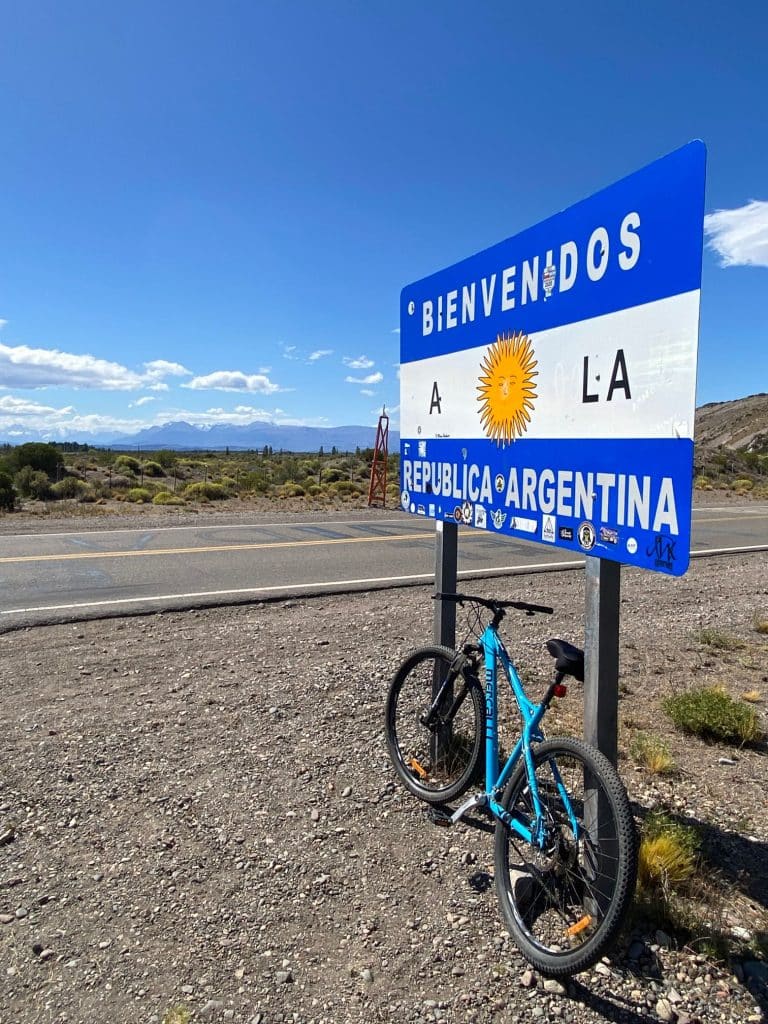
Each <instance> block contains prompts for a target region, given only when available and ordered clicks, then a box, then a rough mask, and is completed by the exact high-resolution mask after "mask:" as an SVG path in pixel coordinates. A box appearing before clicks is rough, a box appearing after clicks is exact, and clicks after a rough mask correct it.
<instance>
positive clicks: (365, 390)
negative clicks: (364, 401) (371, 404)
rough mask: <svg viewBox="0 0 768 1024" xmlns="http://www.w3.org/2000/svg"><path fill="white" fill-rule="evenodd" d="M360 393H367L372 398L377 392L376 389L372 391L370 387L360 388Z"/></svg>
mask: <svg viewBox="0 0 768 1024" xmlns="http://www.w3.org/2000/svg"><path fill="white" fill-rule="evenodd" d="M360 394H361V395H366V396H367V397H368V398H371V397H372V396H373V395H375V394H376V392H375V391H371V389H370V388H360Z"/></svg>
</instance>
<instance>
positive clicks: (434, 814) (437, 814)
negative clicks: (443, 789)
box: [424, 807, 453, 828]
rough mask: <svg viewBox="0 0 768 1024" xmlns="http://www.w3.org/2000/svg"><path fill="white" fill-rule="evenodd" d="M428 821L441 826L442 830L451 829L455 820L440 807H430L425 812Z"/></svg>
mask: <svg viewBox="0 0 768 1024" xmlns="http://www.w3.org/2000/svg"><path fill="white" fill-rule="evenodd" d="M424 813H425V815H426V816H427V819H428V820H429V821H431V822H432V824H433V825H440V827H441V828H450V827H451V825H453V818H452V817H451V815H450V814H448V812H447V811H443V810H441V809H440V808H439V807H430V808H428V809H427V810H425V811H424Z"/></svg>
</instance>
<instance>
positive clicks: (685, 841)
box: [637, 812, 700, 902]
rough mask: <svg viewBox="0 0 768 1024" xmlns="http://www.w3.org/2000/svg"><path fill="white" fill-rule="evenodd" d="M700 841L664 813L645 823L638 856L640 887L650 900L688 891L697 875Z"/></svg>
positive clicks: (694, 834)
mask: <svg viewBox="0 0 768 1024" xmlns="http://www.w3.org/2000/svg"><path fill="white" fill-rule="evenodd" d="M699 846H700V840H699V837H698V835H697V833H696V831H695V830H694V829H692V828H687V827H686V826H685V825H680V824H678V823H677V822H675V821H673V820H672V819H671V818H670V817H669V816H668V815H666V814H664V813H662V812H656V813H653V814H649V815H648V817H647V818H646V820H645V822H644V823H643V827H642V832H641V836H640V849H639V852H638V866H637V887H638V893H639V894H640V896H641V897H644V898H646V899H648V900H653V899H657V898H659V897H661V898H663V899H664V900H665V901H667V902H668V901H669V900H670V898H671V897H672V896H673V895H674V894H676V893H679V892H680V891H681V890H683V889H685V888H686V887H687V885H688V884H689V883H690V881H691V879H692V878H693V876H694V873H695V871H696V865H697V863H698V852H699Z"/></svg>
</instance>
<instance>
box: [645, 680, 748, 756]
mask: <svg viewBox="0 0 768 1024" xmlns="http://www.w3.org/2000/svg"><path fill="white" fill-rule="evenodd" d="M662 707H663V709H664V711H665V712H666V714H668V715H669V717H670V718H671V719H672V721H673V722H674V723H675V725H676V726H677V728H678V729H681V730H682V731H683V732H687V733H691V734H692V735H694V736H701V737H702V739H709V740H720V741H723V742H726V743H739V744H741V743H751V742H754V741H755V740H758V739H760V737H761V736H762V732H761V730H760V725H759V721H758V717H757V714H756V712H755V709H754V708H752V707H750V706H749V704H746V703H745V702H744V701H741V700H734V698H733V697H731V696H730V695H729V694H727V693H726V692H725V690H723V689H722V687H719V686H706V687H703V688H701V689H698V690H688V691H687V692H686V693H679V694H677V695H676V696H674V697H667V698H666V699H665V700H664V701H663V702H662Z"/></svg>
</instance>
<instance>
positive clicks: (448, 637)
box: [430, 523, 459, 763]
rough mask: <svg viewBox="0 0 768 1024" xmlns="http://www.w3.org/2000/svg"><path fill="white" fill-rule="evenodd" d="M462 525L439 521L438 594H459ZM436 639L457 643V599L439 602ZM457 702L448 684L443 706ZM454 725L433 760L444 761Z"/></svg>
mask: <svg viewBox="0 0 768 1024" xmlns="http://www.w3.org/2000/svg"><path fill="white" fill-rule="evenodd" d="M458 547H459V528H458V526H457V525H456V523H435V592H436V593H438V594H455V593H456V579H457V576H456V572H457V566H458ZM434 639H435V643H436V644H440V645H442V646H443V647H450V648H454V647H455V646H456V602H455V601H441V600H438V601H435V626H434ZM443 681H444V680H443V678H442V676H441V675H440V671H439V666H438V665H437V664H436V665H435V674H434V677H433V679H432V699H433V700H434V699H435V697H437V695H438V693H439V691H440V687H441V686H442V684H443ZM452 703H453V687H452V686H451V687H448V688H447V689H446V692H445V694H444V696H443V700H442V702H441V705H442V708H443V709H445V708H450V706H451V704H452ZM451 734H452V730H451V725H450V723H448V724H447V725H444V726H443V727H442V728H440V729H438V730H437V732H436V733H435V734H434V735H433V737H432V750H431V751H430V753H431V755H432V760H433V762H434V763H437V762H438V761H440V759H441V757H443V756H444V755H445V754H447V752H448V751H449V750H450V747H451Z"/></svg>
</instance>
